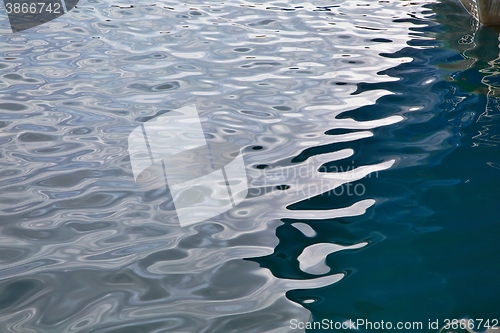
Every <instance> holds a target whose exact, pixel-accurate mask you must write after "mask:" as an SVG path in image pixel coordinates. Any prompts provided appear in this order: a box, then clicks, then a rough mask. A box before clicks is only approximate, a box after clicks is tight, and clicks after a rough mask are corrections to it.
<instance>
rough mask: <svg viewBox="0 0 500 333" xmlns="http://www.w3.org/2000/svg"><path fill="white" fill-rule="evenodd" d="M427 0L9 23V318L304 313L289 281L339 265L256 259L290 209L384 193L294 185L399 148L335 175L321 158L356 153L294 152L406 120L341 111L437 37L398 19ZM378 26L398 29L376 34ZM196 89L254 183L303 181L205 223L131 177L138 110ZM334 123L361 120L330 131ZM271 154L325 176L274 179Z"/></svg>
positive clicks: (5, 119) (97, 5)
mask: <svg viewBox="0 0 500 333" xmlns="http://www.w3.org/2000/svg"><path fill="white" fill-rule="evenodd" d="M430 2H431V1H426V2H421V3H418V4H414V5H410V6H408V5H407V3H406V2H401V1H389V2H384V3H382V2H380V3H374V2H373V1H356V2H355V3H354V2H352V1H344V2H341V3H339V7H332V8H329V10H325V11H316V10H317V9H318V6H322V5H325V3H324V2H321V1H318V2H314V3H307V4H306V3H301V2H290V3H288V4H287V5H286V6H284V5H283V4H281V3H275V2H267V3H264V4H261V5H257V4H253V3H250V2H247V1H236V2H232V3H226V4H221V3H207V2H205V1H190V2H189V3H186V4H180V3H178V2H174V1H161V2H158V3H156V5H154V6H153V5H152V4H151V2H146V1H138V2H137V1H136V2H134V4H133V6H134V7H129V6H128V5H125V6H122V7H117V6H113V5H115V3H113V2H96V1H93V2H90V1H82V2H81V3H79V6H78V8H76V9H74V10H72V11H71V12H70V13H68V14H67V15H64V16H63V17H61V18H59V19H57V20H54V21H51V22H49V23H47V24H45V25H43V26H39V27H37V28H35V29H33V30H31V31H28V32H25V33H22V34H16V35H3V36H2V39H1V40H0V47H1V50H2V53H3V54H2V56H3V59H2V60H0V69H1V70H2V71H3V72H2V75H3V76H2V78H1V82H0V87H1V89H2V91H1V92H0V116H1V118H0V126H1V127H2V128H1V130H2V132H1V133H0V144H1V149H2V150H1V152H0V187H1V188H2V191H1V193H0V207H1V209H2V215H1V217H0V220H1V222H2V228H1V231H0V232H1V233H0V244H2V257H1V259H2V262H1V263H0V278H1V282H0V288H2V289H1V290H2V295H4V298H2V302H3V303H1V304H0V305H1V306H5V308H0V327H1V328H2V332H19V331H22V332H37V333H41V332H50V333H52V332H80V331H84V332H85V331H89V330H93V332H126V329H127V327H128V329H129V330H130V331H133V332H141V331H144V332H151V331H155V330H157V331H168V332H233V331H238V332H258V333H262V332H274V330H279V331H280V332H281V331H283V330H284V331H287V328H286V327H288V323H289V320H290V319H299V320H302V321H305V320H307V319H308V318H309V312H308V311H307V310H306V309H305V308H303V307H302V306H300V305H298V304H296V303H293V302H291V301H289V300H288V299H287V298H286V297H285V293H286V292H287V291H289V290H292V289H308V288H318V287H322V286H326V285H330V284H332V283H335V282H337V281H339V280H340V279H341V278H342V277H343V274H342V273H336V272H332V275H329V276H322V277H318V278H313V279H310V280H288V279H279V278H276V277H275V276H273V275H272V274H271V273H270V272H269V271H268V270H267V269H263V268H261V267H258V265H257V264H256V263H254V262H250V261H244V260H241V259H243V258H250V257H258V256H264V255H268V254H271V253H273V250H274V248H275V247H276V245H277V243H278V239H277V237H276V236H275V229H276V228H277V227H278V226H279V225H280V224H281V223H282V222H281V219H283V218H294V219H299V220H300V219H326V218H333V217H339V216H356V215H360V214H363V213H364V212H365V211H366V209H369V207H371V206H372V205H374V204H376V201H375V200H374V199H373V198H368V197H361V198H359V200H358V201H357V202H355V203H353V204H352V205H349V206H347V207H343V208H338V209H332V210H324V211H320V210H313V211H303V210H294V211H292V210H288V209H286V207H287V206H288V205H290V204H292V203H294V202H299V201H301V200H303V199H304V198H307V197H309V196H310V195H312V193H311V192H309V193H307V192H301V191H296V192H293V191H294V189H295V187H294V186H295V185H297V184H298V185H297V186H299V188H300V186H301V185H302V184H304V185H307V186H311V185H318V186H319V185H325V186H327V188H328V189H333V188H336V187H338V186H340V185H342V184H345V183H348V182H352V181H353V180H355V179H361V178H363V177H364V176H366V175H369V174H370V173H372V172H376V171H381V170H384V169H388V168H390V167H391V166H392V165H393V163H394V159H389V160H385V161H381V162H380V163H377V164H373V165H362V166H359V167H358V168H357V169H355V170H351V171H348V172H345V173H336V174H333V173H322V174H320V173H317V172H316V170H317V169H318V168H319V167H320V166H321V165H322V164H324V163H326V162H329V161H332V160H340V159H346V158H349V157H350V156H352V154H353V153H354V150H353V149H343V150H339V151H336V152H332V153H326V154H321V155H316V156H313V157H311V158H309V159H308V160H306V161H305V162H303V163H301V164H296V163H291V160H292V159H293V158H294V157H296V156H297V155H298V154H300V153H301V152H303V151H304V150H305V149H308V148H311V147H319V146H324V145H328V144H331V143H339V142H354V141H356V140H363V139H365V138H368V137H371V136H373V135H374V132H373V131H374V130H375V129H377V128H379V127H381V126H393V125H395V124H397V123H398V122H400V121H402V120H403V118H402V117H401V116H399V115H392V116H388V117H385V118H382V119H374V120H369V121H363V122H359V121H355V120H354V119H338V118H337V116H338V115H340V114H341V113H343V112H345V111H349V110H353V109H356V108H358V107H361V106H364V105H370V104H374V103H375V102H376V101H377V99H378V98H380V97H382V96H385V95H387V94H390V92H389V91H386V90H375V91H370V92H364V93H360V94H356V95H353V94H352V93H354V92H355V91H356V85H357V84H358V83H360V82H366V83H376V82H389V81H394V80H396V79H395V78H392V77H390V76H388V75H382V74H379V72H380V71H382V70H384V69H387V68H391V67H394V66H396V65H398V64H400V63H402V62H407V61H410V60H411V59H408V58H386V57H381V56H380V55H379V54H380V53H381V52H385V53H393V52H395V51H397V50H400V49H401V48H403V47H406V46H407V41H408V40H410V39H418V38H426V37H422V36H417V35H416V33H413V32H411V31H410V28H412V27H413V26H412V24H410V23H396V22H393V19H394V18H406V17H407V16H408V14H409V13H412V15H417V16H420V17H425V16H426V15H429V14H425V15H424V13H423V11H424V10H425V8H423V7H422V5H423V4H425V3H430ZM358 4H364V5H366V6H357V5H358ZM283 6H284V7H283ZM282 7H283V8H285V9H290V10H289V11H284V10H281V8H282ZM292 9H293V10H292ZM365 15H366V16H365ZM106 20H109V21H106ZM4 21H5V20H4V18H3V17H0V23H1V24H3V23H4ZM367 27H368V28H370V29H366V28H367ZM373 29H378V30H373ZM381 36H382V37H384V38H386V39H390V40H391V41H392V42H390V43H389V42H387V43H380V42H376V41H372V39H374V38H379V37H381ZM4 73H5V74H4ZM337 83H341V84H337ZM191 103H194V104H196V105H197V108H198V109H199V111H200V115H201V118H202V121H203V122H204V124H205V127H206V128H204V130H205V132H207V133H212V135H213V136H214V138H215V139H221V140H227V141H230V142H232V143H235V144H237V145H238V146H240V147H244V148H245V149H246V150H245V153H244V154H245V155H244V157H245V160H246V163H247V165H249V166H250V167H249V169H248V172H249V173H253V174H252V175H250V176H249V178H250V179H252V180H253V181H254V183H253V185H254V187H255V188H263V187H266V188H269V187H271V189H272V186H275V185H286V184H288V183H290V184H291V185H290V186H291V187H290V190H287V191H282V192H279V191H278V192H277V191H276V189H273V190H271V191H265V192H263V194H262V195H256V196H250V197H248V198H247V199H246V200H245V201H244V202H243V203H242V204H240V205H239V206H238V207H236V209H233V210H231V211H228V212H227V213H225V214H222V215H220V216H219V217H217V218H216V219H213V220H211V221H209V222H207V223H204V224H200V225H194V226H192V227H189V228H180V227H178V223H177V221H176V216H175V212H174V211H173V209H172V204H171V202H170V201H169V200H168V193H167V191H164V190H157V191H143V190H142V189H141V188H139V187H137V186H136V185H135V184H134V181H133V176H132V172H131V170H130V164H129V161H128V156H127V144H126V143H127V140H126V138H127V136H128V134H129V133H130V132H131V130H132V129H133V128H135V127H136V126H137V125H138V124H139V123H141V122H144V121H146V120H147V119H149V118H151V117H154V116H156V115H158V114H161V113H162V112H164V111H165V110H169V109H175V108H179V107H182V106H184V105H187V104H191ZM412 106H414V105H411V106H401V107H402V108H408V107H412ZM331 129H352V130H355V132H353V133H348V134H340V135H326V134H324V133H325V132H326V131H328V130H331ZM257 145H259V146H261V147H262V149H261V150H257V151H254V150H252V149H251V147H253V146H257ZM259 164H266V165H268V166H269V167H270V169H269V170H272V171H278V170H279V169H280V168H281V169H286V170H290V169H293V168H297V167H300V166H301V165H307V166H308V167H310V168H311V169H310V171H309V172H310V173H309V174H310V175H311V177H309V178H299V179H296V178H293V177H292V175H293V173H291V172H290V173H278V175H277V176H276V177H268V176H269V175H266V176H265V177H262V175H263V172H262V170H259V171H258V169H255V168H252V167H253V166H255V165H259ZM283 175H285V176H283ZM313 175H314V176H313ZM382 175H383V173H382ZM280 177H281V178H280ZM296 181H298V182H299V183H296ZM259 182H260V183H259ZM294 184H295V185H294ZM318 188H321V187H318ZM315 194H318V193H315ZM325 223H329V222H325ZM353 245H354V244H353ZM335 246H337V245H335V244H331V245H326V247H325V248H326V249H329V250H331V249H332V248H333V247H335ZM311 249H314V247H313V248H309V250H307V249H306V250H305V253H306V254H307V253H308V252H309V251H311ZM330 252H331V251H330ZM326 255H327V253H326V252H324V253H321V255H319V256H316V255H311V256H308V255H305V257H301V264H302V265H303V266H302V267H304V269H305V270H306V271H307V270H309V269H313V268H314V269H316V268H317V262H318V261H319V262H321V260H324V257H325V256H326ZM315 267H316V268H315ZM315 272H318V271H315ZM5 295H12V296H9V297H10V298H9V297H7V296H5ZM5 297H7V298H5Z"/></svg>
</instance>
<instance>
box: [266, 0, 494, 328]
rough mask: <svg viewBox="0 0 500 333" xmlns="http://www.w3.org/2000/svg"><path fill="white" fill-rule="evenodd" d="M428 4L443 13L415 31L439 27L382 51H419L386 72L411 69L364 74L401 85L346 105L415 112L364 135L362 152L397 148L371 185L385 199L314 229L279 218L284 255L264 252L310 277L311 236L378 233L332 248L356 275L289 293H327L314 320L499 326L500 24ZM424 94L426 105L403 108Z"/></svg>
mask: <svg viewBox="0 0 500 333" xmlns="http://www.w3.org/2000/svg"><path fill="white" fill-rule="evenodd" d="M426 7H427V8H429V10H431V11H433V12H434V13H435V16H433V19H432V20H431V21H429V20H419V19H417V18H408V19H406V21H408V22H412V23H414V24H421V26H420V27H418V28H414V29H413V30H414V31H415V33H416V34H417V33H418V34H419V35H420V36H429V37H432V39H431V40H421V39H415V40H413V41H410V42H409V43H408V44H409V46H408V47H406V48H404V49H402V50H401V51H398V52H396V53H393V54H382V56H384V57H391V58H392V57H402V56H407V57H411V58H412V59H413V60H412V62H410V63H404V64H401V65H399V66H396V67H393V68H391V69H388V70H387V71H385V72H384V73H386V74H388V75H390V76H392V77H396V78H398V79H399V80H398V81H395V82H391V83H379V84H378V83H377V84H370V83H360V84H358V90H357V92H356V93H360V92H363V91H370V90H376V89H386V90H389V91H391V92H393V93H394V94H393V95H390V96H385V97H382V98H380V99H378V100H377V103H376V104H374V105H369V106H363V107H360V108H357V109H355V110H352V111H349V112H346V113H344V114H343V116H342V117H352V118H354V119H356V120H359V121H366V120H370V119H374V118H380V117H385V116H388V115H395V114H397V115H403V116H404V117H405V119H406V120H405V121H404V122H401V123H400V124H397V125H392V126H391V127H390V128H381V129H377V130H375V135H374V137H372V138H368V139H364V140H363V141H359V142H358V144H357V145H356V146H355V150H356V154H355V155H353V157H352V158H353V159H354V160H355V161H356V164H370V163H374V162H378V161H380V160H383V159H387V158H396V159H397V162H396V164H395V165H394V166H393V167H392V168H391V169H390V170H387V171H383V172H382V173H380V177H377V178H367V179H363V183H364V184H365V185H366V188H367V192H366V195H367V196H368V197H372V198H375V199H376V200H377V205H376V206H375V207H374V208H373V210H371V211H369V213H367V214H364V215H362V216H359V217H349V218H343V219H335V220H331V222H329V223H326V224H325V223H323V222H314V221H309V222H307V223H308V224H310V225H311V226H312V227H313V228H314V229H315V230H316V231H317V235H316V236H315V237H313V238H307V237H304V235H302V234H301V233H300V232H298V231H297V230H296V229H295V228H293V227H291V226H290V224H289V223H290V222H293V221H288V222H289V223H287V224H285V225H283V226H281V227H280V228H278V231H277V235H278V237H279V238H280V244H279V245H278V246H277V247H276V251H275V252H274V253H273V255H271V256H267V257H264V258H260V259H258V260H257V261H258V262H259V263H261V264H262V265H263V266H265V267H268V268H269V269H271V270H272V271H273V273H274V274H276V275H278V276H280V277H288V278H290V277H294V278H308V275H307V274H306V273H304V272H302V271H301V270H300V269H299V267H298V262H297V261H295V260H294V257H295V256H296V255H298V254H300V252H301V251H302V249H301V248H302V246H303V244H304V243H306V244H308V245H310V244H314V243H318V242H335V243H339V244H352V243H359V242H369V243H370V245H369V246H368V247H366V248H363V249H362V250H356V251H344V252H340V253H335V254H332V255H330V256H329V257H328V258H327V259H326V264H327V265H328V266H329V267H331V269H332V271H335V272H344V273H345V274H346V275H347V276H346V277H345V278H344V279H343V280H341V281H340V282H338V283H336V284H333V285H331V286H328V287H325V288H322V289H318V290H313V291H290V292H289V293H288V296H289V297H290V298H291V299H292V300H295V301H297V302H301V301H303V300H305V299H314V300H316V302H314V303H313V304H312V305H305V306H306V307H307V308H308V309H310V310H311V312H312V314H313V321H321V320H323V319H328V320H333V321H334V322H340V323H342V322H345V321H346V320H349V319H350V320H353V321H356V320H357V319H365V320H369V321H371V322H380V321H382V320H384V321H386V322H388V321H389V322H392V323H394V325H395V323H397V322H406V321H409V322H422V323H423V325H424V326H423V330H422V329H408V330H405V331H415V332H421V331H425V332H431V331H437V330H432V329H429V327H428V326H427V325H428V322H429V320H430V321H432V322H434V321H436V320H439V322H440V323H444V322H445V320H446V319H450V320H452V319H463V318H466V319H475V318H482V319H485V320H486V319H490V324H489V325H490V326H493V325H495V324H494V323H497V320H498V317H499V316H500V297H499V295H500V284H499V281H500V280H499V276H500V266H499V265H498V262H499V258H500V247H499V243H498V235H499V234H500V201H499V195H498V189H499V188H500V147H499V144H500V75H499V73H500V60H499V59H500V58H499V51H500V50H499V44H500V43H499V39H498V37H499V35H498V31H496V30H495V29H494V28H489V27H479V28H477V30H476V28H475V27H474V26H473V28H472V29H471V26H470V25H469V23H470V21H469V20H468V17H467V16H466V14H465V13H464V12H463V9H462V8H461V7H460V6H459V5H458V4H456V3H449V2H443V3H439V4H432V5H428V6H426ZM412 45H419V46H421V45H429V46H434V47H433V48H430V49H424V50H419V49H416V48H413V47H412ZM415 105H418V106H419V109H418V111H403V110H404V109H405V107H407V106H415ZM345 147H353V145H352V143H348V144H336V145H331V146H328V147H323V148H319V149H316V148H313V149H311V150H310V151H307V152H304V153H303V154H301V156H299V159H304V158H306V157H308V156H310V155H312V154H317V153H319V152H320V151H324V149H327V150H332V151H333V150H336V149H339V148H345ZM349 162H351V161H348V162H347V163H345V164H346V165H345V167H346V168H347V167H348V166H349V165H348V164H349ZM349 203H350V202H349V200H346V201H345V202H344V201H339V200H337V201H335V202H333V201H332V200H328V198H327V196H325V195H324V196H322V197H321V196H320V197H316V198H314V199H311V200H308V201H306V202H302V203H301V204H300V205H301V208H302V209H308V207H315V208H320V209H321V208H322V209H326V208H331V207H332V206H337V207H339V206H344V205H345V204H349ZM478 324H479V321H476V325H478ZM497 326H498V325H497ZM441 327H442V325H441V326H440V327H439V328H441ZM487 328H488V327H484V325H483V326H481V327H476V330H477V331H484V330H485V329H487ZM497 329H498V327H497ZM321 331H325V330H321V329H318V330H310V332H321ZM346 331H349V330H346ZM359 331H361V332H375V331H377V332H379V331H390V330H387V329H386V330H384V329H378V330H376V329H366V327H363V328H360V330H359ZM451 331H454V332H455V331H457V330H451ZM458 331H459V332H466V331H465V330H458Z"/></svg>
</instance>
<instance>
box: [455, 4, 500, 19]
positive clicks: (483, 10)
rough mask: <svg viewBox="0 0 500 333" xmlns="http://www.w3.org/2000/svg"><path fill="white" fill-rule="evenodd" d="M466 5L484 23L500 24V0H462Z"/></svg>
mask: <svg viewBox="0 0 500 333" xmlns="http://www.w3.org/2000/svg"><path fill="white" fill-rule="evenodd" d="M461 1H462V4H463V5H464V7H465V8H466V9H467V11H469V13H471V15H473V16H474V17H475V18H476V19H478V20H479V21H480V22H481V24H483V25H500V1H498V0H461Z"/></svg>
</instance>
